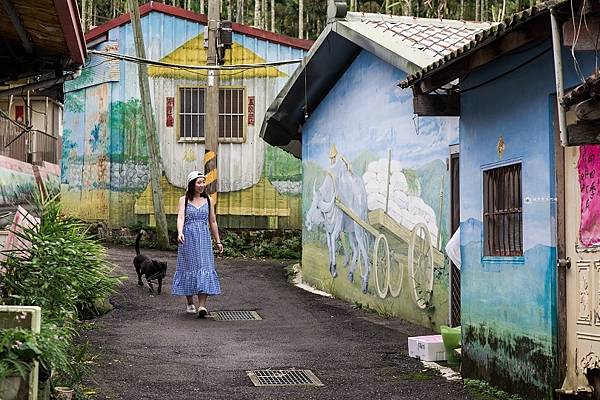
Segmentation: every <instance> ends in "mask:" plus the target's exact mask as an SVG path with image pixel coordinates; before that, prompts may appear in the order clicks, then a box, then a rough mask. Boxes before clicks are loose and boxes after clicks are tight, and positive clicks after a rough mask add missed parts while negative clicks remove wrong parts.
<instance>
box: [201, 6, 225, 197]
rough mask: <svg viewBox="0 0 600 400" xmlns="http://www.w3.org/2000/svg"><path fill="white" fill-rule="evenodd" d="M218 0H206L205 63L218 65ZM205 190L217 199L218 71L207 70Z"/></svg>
mask: <svg viewBox="0 0 600 400" xmlns="http://www.w3.org/2000/svg"><path fill="white" fill-rule="evenodd" d="M219 6H220V0H208V53H207V59H206V65H218V62H217V61H218V59H217V35H218V34H219V23H220V21H221V10H220V7H219ZM204 135H205V136H204V139H205V142H204V145H205V147H204V149H205V150H204V152H205V165H204V174H205V175H206V190H207V192H208V193H209V194H210V195H211V198H212V200H213V204H214V203H216V201H217V149H218V145H219V71H216V70H209V71H208V82H207V88H206V126H205V130H204Z"/></svg>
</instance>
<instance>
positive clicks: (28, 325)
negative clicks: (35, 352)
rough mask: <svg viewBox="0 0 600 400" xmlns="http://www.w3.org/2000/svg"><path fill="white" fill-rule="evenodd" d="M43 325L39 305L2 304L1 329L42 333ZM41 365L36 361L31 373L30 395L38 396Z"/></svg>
mask: <svg viewBox="0 0 600 400" xmlns="http://www.w3.org/2000/svg"><path fill="white" fill-rule="evenodd" d="M41 327H42V309H41V308H40V307H37V306H0V329H5V328H23V329H29V330H31V331H32V332H33V333H40V330H41ZM38 372H39V365H38V362H37V361H35V362H34V363H33V366H32V367H31V373H30V374H29V397H28V398H27V400H37V398H38Z"/></svg>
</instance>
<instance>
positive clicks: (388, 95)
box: [261, 13, 490, 328]
mask: <svg viewBox="0 0 600 400" xmlns="http://www.w3.org/2000/svg"><path fill="white" fill-rule="evenodd" d="M330 17H331V23H329V24H328V25H327V27H326V28H325V30H324V31H323V33H322V34H321V35H320V36H319V38H318V39H317V41H316V42H315V45H314V46H313V48H312V49H311V50H310V52H309V53H308V54H307V56H306V57H305V61H304V63H303V64H302V65H301V66H300V67H299V68H298V69H297V70H296V71H295V72H294V74H293V75H292V78H291V79H290V80H289V81H288V83H287V84H286V85H285V87H284V88H283V90H282V91H281V92H280V93H279V95H278V96H277V99H276V100H275V101H274V102H273V104H272V105H271V107H270V108H269V109H268V111H267V117H266V119H265V122H264V123H263V126H262V131H261V134H262V136H263V138H264V139H265V140H266V141H267V142H269V143H271V144H273V145H277V146H280V147H282V148H284V149H286V150H287V151H289V152H291V153H292V154H294V155H295V156H297V157H301V159H302V165H303V175H302V183H303V185H302V187H303V193H302V217H303V251H302V278H303V280H304V281H306V282H307V283H309V284H311V285H312V286H315V287H318V288H319V289H321V290H325V291H327V292H329V293H333V294H334V295H335V296H336V297H340V298H343V299H347V300H349V301H352V302H354V303H356V304H360V305H361V306H364V307H367V308H372V309H375V310H378V311H379V312H381V313H384V314H386V315H393V316H397V317H402V318H405V319H407V320H410V321H413V322H416V323H418V324H421V325H424V326H428V327H431V328H438V327H439V326H440V325H442V324H447V323H448V322H449V318H450V316H452V318H453V319H454V324H458V323H459V322H458V321H459V320H460V301H459V299H460V292H457V290H459V289H460V287H458V286H457V285H452V284H451V283H450V280H451V279H452V274H454V279H455V281H456V278H457V276H458V273H459V272H458V270H457V269H456V268H455V269H454V272H453V273H452V272H451V269H450V266H449V263H448V261H447V259H446V258H445V255H444V246H445V244H446V242H447V241H448V239H449V237H450V235H451V234H452V226H451V218H450V215H451V211H452V205H451V203H452V198H451V195H450V193H451V187H452V186H453V185H454V186H455V185H456V184H457V182H453V181H452V180H451V179H450V174H449V171H448V168H447V160H448V159H449V158H450V157H451V155H450V152H451V145H453V144H455V143H456V141H457V139H458V118H457V117H455V116H449V117H447V118H419V119H417V118H414V113H413V102H412V94H411V92H410V91H409V90H402V89H400V88H398V87H397V82H398V81H399V80H400V79H403V78H404V77H406V75H407V74H411V73H413V72H416V71H417V70H419V69H420V68H422V67H423V66H425V65H428V64H430V63H431V62H433V61H435V60H436V59H437V58H439V57H442V56H444V55H446V54H449V53H450V52H452V51H453V50H455V49H458V48H460V47H462V46H463V45H464V44H466V43H469V42H470V41H471V40H472V38H473V37H474V36H475V35H476V34H477V33H478V32H480V31H481V30H483V29H484V28H488V27H489V26H490V24H481V23H467V22H461V21H448V20H434V19H423V18H413V17H399V16H386V15H380V14H363V13H347V14H344V13H342V15H338V16H337V18H333V17H332V16H330ZM451 308H453V309H454V311H450V310H451Z"/></svg>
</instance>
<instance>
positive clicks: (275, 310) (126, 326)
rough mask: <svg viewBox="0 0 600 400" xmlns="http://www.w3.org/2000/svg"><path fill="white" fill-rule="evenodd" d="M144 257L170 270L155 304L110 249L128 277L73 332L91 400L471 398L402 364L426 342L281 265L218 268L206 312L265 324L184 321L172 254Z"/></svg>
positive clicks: (123, 254) (128, 262) (127, 261)
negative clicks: (264, 375)
mask: <svg viewBox="0 0 600 400" xmlns="http://www.w3.org/2000/svg"><path fill="white" fill-rule="evenodd" d="M147 254H149V255H151V256H152V257H155V258H157V259H160V260H166V261H167V262H168V265H169V269H168V276H167V280H166V283H165V285H164V287H163V293H162V295H160V296H153V295H151V294H150V293H149V292H148V289H147V288H146V287H144V288H140V287H139V286H137V284H136V282H137V277H136V275H135V270H134V268H133V265H132V259H133V257H134V251H133V249H132V248H126V247H111V248H109V259H110V261H112V262H114V263H115V264H117V265H118V266H119V273H120V274H124V275H127V276H128V277H129V279H128V280H127V281H125V282H124V284H123V286H122V287H120V288H119V290H118V292H117V293H116V294H115V295H113V296H112V298H111V302H112V303H113V305H114V306H115V309H114V310H113V311H112V312H110V313H109V314H107V315H105V316H103V317H102V318H99V319H97V320H95V321H93V325H94V329H91V330H86V331H84V332H83V333H82V339H83V340H88V341H89V342H90V343H91V345H92V348H93V349H95V350H97V351H99V352H100V353H101V354H100V357H99V360H98V365H97V370H96V373H95V375H94V376H93V377H92V379H90V381H89V382H88V383H89V386H90V387H92V388H94V389H95V390H96V392H97V395H96V397H95V398H97V399H127V400H137V399H168V400H177V399H182V400H183V399H211V400H212V399H344V400H352V399H366V398H368V399H411V400H416V399H444V400H452V399H470V398H471V397H470V396H469V395H468V394H467V392H466V390H465V389H464V388H463V386H462V384H461V383H460V382H449V381H447V380H446V379H444V378H442V377H441V376H439V375H437V374H436V373H434V372H431V371H424V368H423V365H422V364H421V363H420V362H419V361H417V360H414V359H412V358H409V357H408V356H407V336H413V335H420V334H427V333H429V332H428V331H427V330H424V329H423V328H420V327H417V326H414V325H411V324H407V323H405V322H402V321H399V320H386V319H384V318H381V317H379V316H377V315H374V314H371V313H368V312H365V311H362V310H355V309H353V308H352V306H351V305H350V304H348V303H345V302H342V301H340V300H336V299H329V298H325V297H321V296H317V295H314V294H311V293H309V292H305V291H303V290H300V289H298V288H296V287H294V286H292V285H291V284H290V283H288V281H287V277H286V275H285V271H284V265H285V264H283V263H280V262H277V261H269V262H267V261H255V260H237V259H236V260H233V259H222V258H219V259H218V260H217V270H218V273H219V276H220V278H221V286H222V289H223V294H222V295H221V296H219V297H216V298H212V299H209V303H208V307H209V311H217V310H255V311H257V312H258V313H259V314H260V316H261V317H262V318H263V320H262V321H234V322H219V321H214V320H212V319H205V320H199V319H197V318H196V317H195V316H191V315H186V314H185V300H184V298H176V297H173V296H171V295H170V287H171V283H172V280H171V277H172V276H173V273H174V271H175V257H176V254H175V253H173V252H159V251H148V252H147ZM268 368H270V369H288V368H296V369H310V370H312V371H313V372H314V373H315V375H316V376H317V377H318V378H319V379H320V380H321V382H322V383H323V384H324V386H322V387H254V386H253V384H252V383H251V381H250V379H249V378H248V376H247V374H246V372H245V371H246V370H252V369H268Z"/></svg>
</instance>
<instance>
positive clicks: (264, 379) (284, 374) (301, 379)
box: [246, 369, 323, 386]
mask: <svg viewBox="0 0 600 400" xmlns="http://www.w3.org/2000/svg"><path fill="white" fill-rule="evenodd" d="M246 373H247V374H248V376H249V377H250V380H252V383H253V384H254V386H323V384H322V383H321V381H320V380H319V378H317V377H316V376H315V374H313V373H312V371H310V370H308V369H287V370H282V369H262V370H253V371H246Z"/></svg>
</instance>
